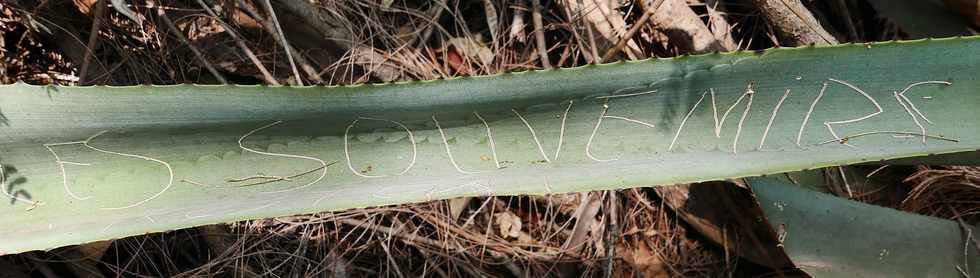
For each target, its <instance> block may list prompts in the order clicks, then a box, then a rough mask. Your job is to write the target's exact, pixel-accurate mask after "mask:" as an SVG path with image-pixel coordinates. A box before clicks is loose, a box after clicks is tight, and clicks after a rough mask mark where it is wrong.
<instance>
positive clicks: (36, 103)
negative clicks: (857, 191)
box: [0, 37, 980, 253]
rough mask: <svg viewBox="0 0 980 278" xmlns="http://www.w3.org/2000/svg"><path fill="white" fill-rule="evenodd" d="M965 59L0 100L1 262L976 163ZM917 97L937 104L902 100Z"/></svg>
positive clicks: (973, 63)
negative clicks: (637, 191)
mask: <svg viewBox="0 0 980 278" xmlns="http://www.w3.org/2000/svg"><path fill="white" fill-rule="evenodd" d="M977 49H980V39H978V38H975V37H974V38H962V39H943V40H925V41H915V42H898V43H885V44H874V45H848V46H836V47H822V48H814V47H806V48H797V49H777V50H771V51H767V52H765V53H753V52H739V53H730V54H710V55H704V56H696V57H683V58H677V59H663V60H656V61H638V62H625V63H615V64H607V65H599V66H587V67H582V68H575V69H563V70H554V71H540V72H524V73H512V74H502V75H494V76H485V77H473V78H461V79H455V80H447V81H427V82H410V83H402V84H395V85H364V86H352V87H310V88H289V87H254V86H193V85H179V86H142V87H39V86H28V85H22V84H20V85H10V86H3V87H0V114H2V127H0V163H2V164H3V166H4V167H3V169H4V172H5V173H4V177H5V179H4V186H2V187H0V188H3V189H4V193H7V194H10V195H11V196H12V197H16V198H9V200H10V202H9V205H6V206H2V208H0V235H2V237H0V252H6V253H16V252H23V251H27V250H35V249H47V248H54V247H58V246H64V245H70V244H78V243H83V242H88V241H94V240H102V239H108V238H117V237H123V236H129V235H135V234H142V233H147V232H155V231H163V230H172V229H177V228H184V227H192V226H197V225H203V224H208V223H216V222H226V221H234V220H242V219H254V218H263V217H274V216H281V215H292V214H299V213H309V212H316V211H329V210H340V209H348V208H357V207H366V206H375V205H386V204H400V203H408V202H419V201H425V200H435V199H441V198H449V197H454V196H473V195H483V194H495V195H503V194H546V193H549V192H551V193H558V192H570V191H583V190H596V189H608V188H624V187H630V186H637V185H652V184H670V183H682V182H694V181H705V180H717V179H725V178H732V177H745V176H756V175H761V174H769V173H779V172H786V171H794V170H800V169H808V168H816V167H824V166H831V165H841V164H850V163H858V162H867V161H878V160H884V159H894V158H903V157H912V156H921V155H927V154H942V153H956V152H964V151H975V150H977V149H980V130H978V129H977V128H976V124H977V122H978V118H977V117H976V114H975V113H973V112H972V111H974V109H975V108H976V106H977V105H978V104H980V94H978V93H977V90H978V88H980V79H978V74H977V73H978V67H980V66H978V65H980V55H978V54H977V52H976V50H977ZM919 82H932V83H931V84H923V85H918V86H914V87H912V88H911V89H910V90H908V91H907V92H906V93H905V94H904V96H905V97H906V98H907V100H901V99H902V98H901V97H897V98H896V96H895V93H894V92H896V91H902V90H903V89H905V88H906V87H908V86H910V85H912V84H918V83H919ZM824 86H826V88H824ZM706 92H713V94H710V93H706ZM747 92H751V93H747ZM787 92H788V95H786V94H787ZM784 95H785V96H786V98H785V99H783V98H782V97H783V96H784ZM739 99H741V100H739ZM781 99H782V101H781ZM815 100H816V101H815ZM907 102H911V103H907ZM814 103H815V104H814ZM776 107H779V111H778V113H775V116H773V115H774V113H773V112H774V110H775V108H776ZM811 107H812V109H811ZM879 107H880V111H881V113H875V112H878V111H879V109H878V108H879ZM905 107H909V108H908V109H906V108H905ZM692 108H693V109H692ZM692 111H693V112H692ZM689 115H690V116H689ZM715 115H717V117H716V116H715ZM725 115H727V117H725ZM869 115H870V116H869ZM926 117H927V118H928V119H929V120H928V121H927V120H926ZM716 118H717V119H718V122H720V125H721V126H720V128H718V129H717V130H718V132H717V133H716V132H715V130H716V128H715V126H716V124H715V123H716V121H715V119H716ZM770 119H772V123H771V124H770ZM804 119H806V122H807V123H806V124H805V125H804V124H803V122H804ZM825 122H831V127H832V128H833V131H835V132H836V134H837V136H839V137H840V138H841V139H847V140H841V141H846V142H844V143H847V144H846V145H845V144H841V143H840V142H836V141H833V140H834V137H833V135H831V133H830V132H829V131H830V130H829V129H828V128H827V126H826V125H825V124H824V123H825ZM833 122H839V123H838V124H834V123H833ZM916 122H918V124H916ZM919 125H921V126H922V128H920V127H919ZM801 126H802V129H801ZM923 129H925V131H926V132H925V133H928V134H929V137H926V138H925V139H927V140H926V141H925V142H923V136H921V133H922V130H923ZM801 130H802V131H801ZM407 131H410V132H407ZM798 134H801V135H800V136H798ZM763 137H765V142H764V144H761V143H762V141H763V140H762V139H763ZM675 138H676V139H675ZM797 138H799V145H798V144H797ZM239 143H241V144H239ZM760 145H761V148H760ZM498 165H499V167H498ZM277 177H278V178H277ZM8 197H9V196H8Z"/></svg>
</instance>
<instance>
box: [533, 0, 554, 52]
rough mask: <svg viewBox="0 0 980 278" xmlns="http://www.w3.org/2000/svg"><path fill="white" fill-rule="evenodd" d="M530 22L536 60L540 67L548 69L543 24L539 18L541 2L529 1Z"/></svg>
mask: <svg viewBox="0 0 980 278" xmlns="http://www.w3.org/2000/svg"><path fill="white" fill-rule="evenodd" d="M531 21H532V22H533V23H534V39H535V41H536V42H537V45H538V59H540V60H541V66H542V67H544V68H546V69H550V68H551V67H552V66H551V60H549V59H548V46H547V44H546V43H545V40H544V26H543V25H544V23H543V22H542V21H543V19H542V18H541V0H531Z"/></svg>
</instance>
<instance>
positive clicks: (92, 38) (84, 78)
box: [78, 0, 105, 85]
mask: <svg viewBox="0 0 980 278" xmlns="http://www.w3.org/2000/svg"><path fill="white" fill-rule="evenodd" d="M93 5H94V6H95V12H94V13H93V14H92V29H90V30H89V35H88V43H87V44H86V45H85V48H86V49H88V50H89V51H85V56H83V58H82V68H81V70H80V71H79V73H78V83H79V84H82V85H86V84H87V83H88V81H89V80H88V67H89V63H90V62H92V54H93V53H92V52H93V51H94V49H95V47H96V44H98V43H99V28H101V26H102V18H103V17H104V16H105V0H96V1H95V4H93Z"/></svg>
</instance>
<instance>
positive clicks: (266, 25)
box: [238, 0, 323, 83]
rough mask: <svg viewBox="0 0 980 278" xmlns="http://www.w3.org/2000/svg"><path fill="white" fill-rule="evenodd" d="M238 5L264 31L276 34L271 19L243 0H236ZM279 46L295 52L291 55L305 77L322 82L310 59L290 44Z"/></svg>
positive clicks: (277, 41) (278, 41)
mask: <svg viewBox="0 0 980 278" xmlns="http://www.w3.org/2000/svg"><path fill="white" fill-rule="evenodd" d="M238 5H239V7H240V9H241V10H242V11H244V12H245V14H247V15H248V16H249V17H251V18H252V19H255V21H257V22H259V24H260V25H262V29H265V31H266V32H268V33H269V34H272V35H273V36H277V34H276V27H275V26H274V25H273V24H272V22H271V21H269V20H267V19H266V18H265V17H263V16H262V15H260V14H259V13H258V12H257V11H255V10H254V9H252V7H251V6H249V5H248V4H247V3H245V1H244V0H238ZM275 41H276V43H282V41H280V40H275ZM280 46H282V47H284V48H289V50H290V51H292V52H293V53H296V55H295V56H293V58H294V59H296V62H297V63H299V65H300V68H302V69H303V72H304V73H306V78H309V79H310V80H313V82H316V83H323V79H321V78H320V74H318V73H317V70H316V69H314V68H313V66H312V64H310V61H309V60H307V59H306V56H304V55H303V54H302V53H300V52H299V51H298V50H296V48H295V47H293V45H292V44H286V45H282V44H280Z"/></svg>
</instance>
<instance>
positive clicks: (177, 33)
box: [156, 6, 228, 84]
mask: <svg viewBox="0 0 980 278" xmlns="http://www.w3.org/2000/svg"><path fill="white" fill-rule="evenodd" d="M156 8H157V16H158V17H160V19H162V20H163V23H164V24H166V25H167V28H169V29H170V31H171V32H173V33H174V36H176V37H177V40H179V41H180V43H183V44H184V45H186V46H187V48H189V49H190V50H191V52H193V53H194V56H195V57H197V59H198V60H200V61H201V65H203V66H204V68H205V69H207V70H208V72H210V73H211V76H214V79H217V80H218V83H221V84H228V81H227V80H225V77H224V76H223V75H221V73H218V70H216V69H215V68H214V65H212V64H211V62H210V61H208V59H207V58H206V57H204V54H203V53H201V50H199V49H197V47H196V46H194V45H193V44H191V42H190V41H189V40H187V36H185V35H184V33H181V31H180V29H177V26H176V25H174V22H173V21H171V20H170V17H168V16H167V13H166V12H165V11H164V10H163V7H162V6H157V7H156Z"/></svg>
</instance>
